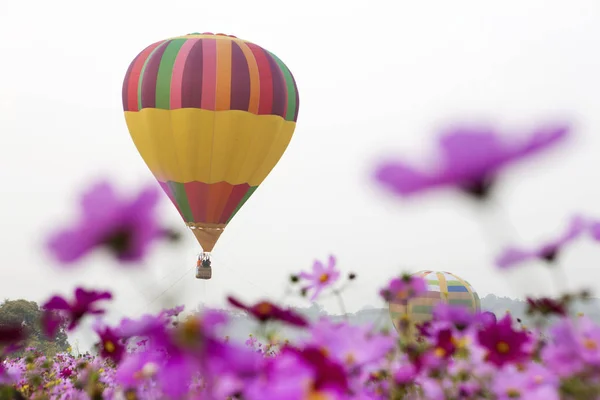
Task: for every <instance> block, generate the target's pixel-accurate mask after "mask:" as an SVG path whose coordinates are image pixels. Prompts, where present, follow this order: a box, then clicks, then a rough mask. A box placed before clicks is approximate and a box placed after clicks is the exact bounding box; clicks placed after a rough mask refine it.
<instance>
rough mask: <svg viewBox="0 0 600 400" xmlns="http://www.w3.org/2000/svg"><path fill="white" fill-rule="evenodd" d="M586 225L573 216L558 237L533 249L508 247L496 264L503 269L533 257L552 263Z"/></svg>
mask: <svg viewBox="0 0 600 400" xmlns="http://www.w3.org/2000/svg"><path fill="white" fill-rule="evenodd" d="M588 226H589V222H588V221H587V220H586V219H585V218H584V217H581V216H579V215H578V216H575V217H573V218H572V219H571V222H570V224H569V227H568V229H567V231H566V232H565V233H563V234H562V235H561V236H559V237H558V238H556V239H554V240H552V241H549V242H548V243H545V244H543V245H541V246H538V247H537V248H534V249H527V250H525V249H520V248H517V247H509V248H507V249H506V250H504V252H503V253H502V254H500V255H499V256H498V258H497V259H496V266H498V267H499V268H504V269H505V268H510V267H513V266H516V265H518V264H520V263H523V262H526V261H530V260H534V259H538V260H543V261H545V262H546V263H548V264H554V263H555V262H556V260H557V258H558V256H559V254H560V252H561V251H562V249H563V248H564V247H565V246H566V245H568V244H569V243H571V242H572V241H574V240H576V239H577V238H579V237H580V236H581V235H582V234H583V233H585V232H586V230H587V228H588Z"/></svg>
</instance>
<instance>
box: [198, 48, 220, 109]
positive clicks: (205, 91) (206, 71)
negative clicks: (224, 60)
mask: <svg viewBox="0 0 600 400" xmlns="http://www.w3.org/2000/svg"><path fill="white" fill-rule="evenodd" d="M216 97H217V41H216V40H215V39H203V40H202V104H201V106H200V107H201V108H202V109H204V110H212V111H214V110H215V102H216V101H215V99H216Z"/></svg>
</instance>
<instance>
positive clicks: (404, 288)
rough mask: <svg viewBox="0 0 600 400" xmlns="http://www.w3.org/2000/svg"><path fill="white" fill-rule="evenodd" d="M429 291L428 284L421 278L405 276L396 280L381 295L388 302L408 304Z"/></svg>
mask: <svg viewBox="0 0 600 400" xmlns="http://www.w3.org/2000/svg"><path fill="white" fill-rule="evenodd" d="M426 291H427V282H426V281H425V279H423V278H421V277H420V276H414V275H409V274H404V275H402V277H400V278H394V279H392V280H391V281H390V283H389V284H388V287H387V288H385V289H382V290H381V291H380V292H379V294H380V296H381V297H383V299H384V300H385V301H387V302H407V301H408V300H410V299H412V298H415V297H417V296H419V295H421V294H423V293H425V292H426Z"/></svg>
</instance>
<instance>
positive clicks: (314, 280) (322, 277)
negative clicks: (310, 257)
mask: <svg viewBox="0 0 600 400" xmlns="http://www.w3.org/2000/svg"><path fill="white" fill-rule="evenodd" d="M335 264H336V259H335V257H334V256H329V263H328V264H327V266H325V265H324V264H323V263H322V262H321V261H319V260H317V261H315V262H314V264H313V269H312V272H304V271H303V272H301V273H300V274H299V275H298V276H299V278H301V279H304V280H305V281H307V283H308V286H305V287H304V290H305V291H306V292H309V291H313V294H312V296H311V298H310V299H311V300H313V301H314V300H315V299H316V298H317V297H318V296H319V294H320V293H321V292H322V291H323V289H325V288H327V287H329V286H331V285H333V284H334V283H335V282H337V281H338V280H339V279H340V271H338V270H337V269H336V268H335Z"/></svg>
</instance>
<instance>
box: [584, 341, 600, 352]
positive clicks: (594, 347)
mask: <svg viewBox="0 0 600 400" xmlns="http://www.w3.org/2000/svg"><path fill="white" fill-rule="evenodd" d="M583 345H584V346H585V348H586V349H588V350H597V349H598V343H596V342H595V341H594V340H592V339H585V340H584V341H583Z"/></svg>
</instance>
